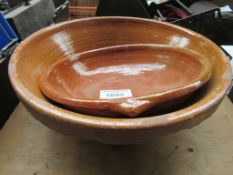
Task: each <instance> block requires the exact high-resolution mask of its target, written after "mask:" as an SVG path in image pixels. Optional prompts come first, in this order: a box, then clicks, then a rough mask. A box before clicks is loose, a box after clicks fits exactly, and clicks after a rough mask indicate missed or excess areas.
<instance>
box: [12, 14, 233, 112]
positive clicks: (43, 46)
mask: <svg viewBox="0 0 233 175" xmlns="http://www.w3.org/2000/svg"><path fill="white" fill-rule="evenodd" d="M143 43H144V44H165V45H169V46H176V47H184V48H188V49H191V50H193V51H196V52H198V53H199V54H200V55H202V56H203V57H206V58H208V59H209V61H210V62H211V64H212V69H213V70H212V76H211V78H210V80H209V82H208V83H207V84H206V85H205V86H204V87H203V88H201V89H200V90H199V91H198V92H197V93H195V96H194V97H193V98H192V99H191V100H190V101H189V102H187V103H186V104H184V105H183V106H182V107H181V108H186V107H189V106H191V105H193V104H195V103H198V102H200V101H202V102H203V103H204V102H205V101H206V102H207V101H208V100H209V99H211V98H214V96H216V93H222V92H221V89H222V88H223V87H225V86H228V84H229V78H230V77H231V76H230V71H229V66H228V64H226V59H225V55H224V54H223V53H222V52H221V51H220V49H219V48H218V47H217V46H216V45H215V44H213V43H212V42H210V41H209V40H208V39H206V38H204V37H202V36H201V35H199V34H196V33H193V32H191V31H189V30H186V29H182V28H180V27H175V26H172V25H169V24H164V23H160V22H152V21H149V20H143V19H138V18H125V17H122V18H117V17H111V18H108V17H105V18H92V19H84V20H77V21H71V22H66V23H62V24H59V25H56V26H52V27H48V28H45V29H43V30H41V31H39V32H37V33H35V34H34V35H32V36H30V37H29V38H28V39H26V40H25V41H23V42H22V44H21V45H20V46H19V48H18V49H17V50H16V52H15V54H14V55H13V59H12V60H13V61H12V62H11V65H14V66H15V67H14V68H15V70H16V72H15V73H16V74H14V76H15V77H16V79H17V82H18V83H20V87H21V88H23V90H24V91H26V92H27V93H28V94H30V95H31V96H33V98H35V99H37V100H39V101H43V102H45V103H50V104H51V102H50V101H49V100H48V99H47V98H45V96H44V95H43V94H42V93H41V91H40V88H39V77H40V75H41V73H42V72H43V71H44V70H45V69H47V68H48V67H49V66H50V65H52V64H53V63H55V62H56V61H58V60H61V59H64V58H67V57H68V58H70V59H72V58H75V57H76V55H77V54H78V53H80V52H84V51H89V50H92V49H98V48H103V47H109V46H114V45H124V44H143ZM16 56H17V57H16ZM14 57H15V58H14ZM11 65H10V66H11ZM13 81H14V80H13ZM13 84H14V82H13ZM20 87H19V86H18V87H16V90H17V91H18V92H19V91H21V90H20ZM218 91H219V92H218ZM224 93H226V92H224ZM19 94H20V93H19ZM56 106H57V109H59V108H60V107H59V106H58V105H56ZM61 110H64V111H66V109H61Z"/></svg>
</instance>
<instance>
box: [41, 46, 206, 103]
mask: <svg viewBox="0 0 233 175" xmlns="http://www.w3.org/2000/svg"><path fill="white" fill-rule="evenodd" d="M202 69H203V65H202V62H201V61H200V60H199V59H197V58H196V57H194V56H193V55H189V54H187V53H185V52H182V51H181V50H179V49H177V50H175V49H169V48H161V49H160V48H150V47H148V48H143V47H140V48H130V47H126V48H124V47H123V48H115V49H114V48H113V49H111V48H110V49H107V50H104V51H103V50H102V51H101V50H99V51H94V52H92V53H87V54H84V55H77V56H76V58H73V59H69V58H66V59H63V60H62V61H59V62H57V63H55V64H54V65H53V66H51V67H50V68H49V70H48V71H46V72H45V73H44V74H43V75H42V76H43V77H42V79H41V82H40V84H41V87H42V91H43V90H44V93H45V94H48V93H49V92H48V90H49V89H50V91H57V94H59V95H60V96H63V97H69V98H73V99H80V100H100V99H101V98H100V92H101V91H102V90H126V89H128V90H130V91H131V93H132V97H141V96H145V95H151V94H154V93H161V92H166V91H169V90H174V89H176V88H179V87H182V86H185V85H187V84H189V83H193V81H194V80H195V79H196V78H197V77H198V76H199V75H200V73H201V71H202ZM44 86H47V87H44ZM48 96H49V94H48Z"/></svg>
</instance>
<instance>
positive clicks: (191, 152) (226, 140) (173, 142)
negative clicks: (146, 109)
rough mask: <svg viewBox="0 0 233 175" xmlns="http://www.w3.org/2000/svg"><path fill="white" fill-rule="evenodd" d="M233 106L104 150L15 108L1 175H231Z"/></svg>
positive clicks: (3, 141)
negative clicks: (150, 137) (184, 127)
mask: <svg viewBox="0 0 233 175" xmlns="http://www.w3.org/2000/svg"><path fill="white" fill-rule="evenodd" d="M232 113H233V106H232V103H231V102H230V101H229V100H228V99H225V100H224V101H223V102H222V104H221V106H220V107H219V109H218V110H217V111H216V112H215V113H214V115H213V116H212V117H211V118H209V119H208V120H206V121H205V122H203V123H202V124H201V125H199V126H198V127H195V128H193V129H190V130H183V131H182V132H179V133H176V134H173V135H169V136H166V137H162V138H161V139H159V140H154V142H152V143H150V144H145V145H135V146H107V145H103V144H99V143H96V142H87V141H82V140H76V139H74V138H71V137H68V136H65V135H62V134H60V133H57V132H55V131H53V130H50V129H48V128H47V127H46V126H44V125H42V124H41V123H39V122H38V121H36V120H35V119H34V118H33V117H32V116H30V114H29V113H28V112H26V110H25V108H24V107H23V106H22V105H21V104H20V105H19V106H18V107H17V109H16V110H15V112H14V113H13V114H12V116H11V118H10V120H9V121H8V122H7V124H6V125H5V127H4V128H3V129H2V130H1V131H0V174H1V175H11V174H25V175H40V174H43V175H51V174H56V175H63V174H66V175H77V174H82V175H93V174H95V175H105V174H106V175H108V174H116V175H118V174H119V175H124V174H127V175H129V174H134V175H141V174H148V175H154V174H163V175H170V174H173V175H189V174H191V175H219V174H223V175H232V172H233V166H232V164H233V132H232V130H233V118H232Z"/></svg>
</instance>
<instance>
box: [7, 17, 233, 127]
mask: <svg viewBox="0 0 233 175" xmlns="http://www.w3.org/2000/svg"><path fill="white" fill-rule="evenodd" d="M112 19H119V20H121V19H122V20H131V21H137V22H139V21H140V22H146V23H147V22H149V23H157V24H159V25H164V26H166V27H169V28H173V29H176V30H181V31H183V32H184V33H188V34H189V35H190V34H191V35H196V37H199V38H202V39H204V40H205V41H206V42H207V43H208V44H209V45H211V46H212V47H213V48H215V49H216V50H219V52H220V53H221V58H222V59H223V61H224V63H225V65H224V66H225V68H226V69H225V71H224V73H223V76H222V77H221V80H220V83H219V84H218V85H217V86H216V87H215V89H214V90H212V91H211V92H210V93H209V94H208V95H207V96H206V97H205V98H203V99H201V100H200V101H198V102H197V103H194V104H192V105H190V106H188V107H185V108H183V109H180V110H178V111H174V112H171V113H167V114H162V115H155V116H149V117H142V118H140V117H139V118H107V117H101V116H91V115H85V114H80V113H76V112H72V111H68V110H66V109H63V108H60V107H58V106H55V105H53V104H51V103H48V102H46V101H43V100H41V99H40V98H39V97H36V96H34V95H33V93H31V92H30V91H29V90H28V89H27V88H26V87H25V86H24V85H23V84H22V83H21V82H20V80H19V79H18V78H17V62H18V60H19V59H20V57H19V56H18V55H19V54H20V51H21V50H22V49H24V48H25V47H27V44H28V43H30V41H31V40H33V39H34V38H36V37H37V36H40V35H41V34H43V33H47V32H52V31H54V30H56V29H59V28H60V27H64V26H66V25H71V24H73V23H78V22H82V21H91V20H112ZM8 73H9V78H10V81H11V84H12V86H13V88H14V90H15V92H16V94H17V95H18V97H19V98H20V99H21V101H22V102H23V103H24V104H27V105H28V106H30V107H32V108H33V109H34V110H36V111H40V112H41V113H43V114H44V115H47V116H49V117H50V118H52V119H54V120H60V121H61V120H62V121H64V122H69V123H72V124H75V125H80V126H88V127H94V128H105V129H106V128H109V129H128V130H130V129H145V128H156V127H161V126H167V125H171V124H175V123H179V122H183V121H186V120H189V119H192V118H194V117H195V116H198V115H199V114H202V113H204V112H205V111H206V110H207V109H210V108H212V107H214V106H215V105H217V104H218V103H219V102H220V101H221V100H222V99H223V98H224V96H225V95H226V94H228V93H229V91H230V88H231V86H232V77H231V75H232V72H231V66H230V63H229V59H228V58H227V57H226V55H225V54H224V52H223V51H222V50H221V49H220V48H218V46H217V45H216V44H215V43H213V42H212V41H210V40H209V39H208V38H206V37H204V36H202V35H201V34H198V33H196V32H194V31H191V30H189V29H186V28H184V27H180V26H175V25H173V24H169V23H164V22H159V21H154V20H151V19H143V18H136V17H122V16H111V17H108V16H107V17H91V18H84V19H77V20H72V21H66V22H62V23H59V24H56V25H52V26H48V27H46V28H43V29H41V30H39V31H37V32H35V33H34V34H32V35H30V36H29V37H27V38H26V39H25V40H23V41H22V42H21V43H20V44H19V46H18V47H17V48H16V49H15V51H14V53H13V54H12V56H11V58H10V61H9V67H8Z"/></svg>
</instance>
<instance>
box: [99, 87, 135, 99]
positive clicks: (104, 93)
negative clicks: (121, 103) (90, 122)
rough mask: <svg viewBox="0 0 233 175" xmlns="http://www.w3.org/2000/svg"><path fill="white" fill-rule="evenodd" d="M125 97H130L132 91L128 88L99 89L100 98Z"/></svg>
mask: <svg viewBox="0 0 233 175" xmlns="http://www.w3.org/2000/svg"><path fill="white" fill-rule="evenodd" d="M127 97H132V92H131V90H130V89H119V90H101V91H100V99H116V98H127Z"/></svg>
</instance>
